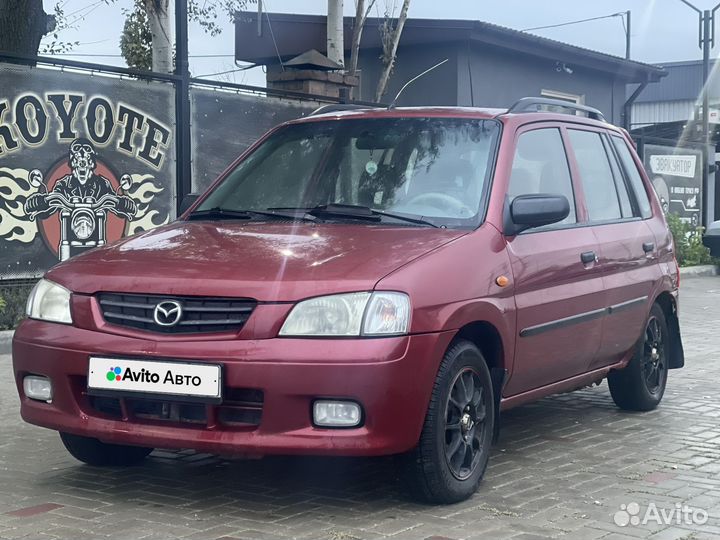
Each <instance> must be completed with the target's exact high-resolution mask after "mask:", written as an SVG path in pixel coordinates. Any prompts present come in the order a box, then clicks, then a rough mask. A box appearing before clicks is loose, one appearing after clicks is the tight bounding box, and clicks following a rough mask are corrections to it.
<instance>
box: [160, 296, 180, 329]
mask: <svg viewBox="0 0 720 540" xmlns="http://www.w3.org/2000/svg"><path fill="white" fill-rule="evenodd" d="M182 313H183V310H182V305H181V304H180V302H176V301H175V300H163V301H162V302H158V304H157V305H156V306H155V310H154V311H153V319H155V322H156V323H157V324H159V325H160V326H175V325H176V324H177V323H179V322H180V319H181V318H182Z"/></svg>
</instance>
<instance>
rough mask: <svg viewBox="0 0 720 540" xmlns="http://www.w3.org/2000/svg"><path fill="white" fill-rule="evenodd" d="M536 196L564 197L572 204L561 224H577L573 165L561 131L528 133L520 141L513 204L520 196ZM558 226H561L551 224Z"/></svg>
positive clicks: (511, 188)
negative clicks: (572, 175) (571, 175)
mask: <svg viewBox="0 0 720 540" xmlns="http://www.w3.org/2000/svg"><path fill="white" fill-rule="evenodd" d="M536 193H545V194H548V195H564V196H565V197H566V198H567V200H568V202H569V203H570V214H569V215H568V217H567V218H565V219H564V220H563V221H561V222H560V223H561V224H568V223H575V222H576V218H575V195H574V194H573V188H572V180H571V178H570V166H569V165H568V160H567V155H566V154H565V147H564V145H563V142H562V137H561V136H560V130H559V129H557V128H545V129H536V130H533V131H526V132H525V133H522V134H521V135H520V137H519V138H518V141H517V147H516V148H515V157H514V158H513V166H512V173H511V175H510V185H509V186H508V198H509V202H512V200H513V199H514V198H515V197H517V196H519V195H533V194H536ZM554 226H557V224H553V225H551V227H554Z"/></svg>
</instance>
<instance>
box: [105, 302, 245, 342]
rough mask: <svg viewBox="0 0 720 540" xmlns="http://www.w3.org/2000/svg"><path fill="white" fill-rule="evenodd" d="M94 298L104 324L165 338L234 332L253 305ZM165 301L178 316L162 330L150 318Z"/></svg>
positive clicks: (243, 322) (243, 303)
mask: <svg viewBox="0 0 720 540" xmlns="http://www.w3.org/2000/svg"><path fill="white" fill-rule="evenodd" d="M97 298H98V301H99V302H100V307H101V309H102V314H103V318H104V319H105V320H106V321H107V322H109V323H111V324H115V325H119V326H127V327H130V328H139V329H141V330H148V331H151V332H162V333H168V334H198V333H211V332H230V331H235V332H237V331H239V330H240V329H241V328H242V327H243V325H244V324H245V323H246V322H247V320H248V318H249V317H250V314H251V313H252V312H253V309H255V306H256V305H257V302H256V301H255V300H252V299H249V298H215V297H201V296H184V297H179V296H159V295H143V294H117V293H100V294H99V295H98V296H97ZM168 301H174V302H177V303H178V304H180V306H181V307H182V315H181V316H180V318H179V320H178V321H177V323H176V324H173V325H168V326H163V325H161V324H158V323H157V322H156V320H155V318H154V313H155V307H156V306H157V305H158V304H160V303H163V302H168ZM164 322H167V321H164Z"/></svg>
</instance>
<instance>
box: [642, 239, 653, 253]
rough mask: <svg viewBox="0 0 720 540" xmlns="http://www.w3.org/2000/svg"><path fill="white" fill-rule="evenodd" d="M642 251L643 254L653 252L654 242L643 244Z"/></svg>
mask: <svg viewBox="0 0 720 540" xmlns="http://www.w3.org/2000/svg"><path fill="white" fill-rule="evenodd" d="M643 251H644V252H645V253H652V252H653V251H655V242H643Z"/></svg>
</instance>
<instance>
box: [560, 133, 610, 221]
mask: <svg viewBox="0 0 720 540" xmlns="http://www.w3.org/2000/svg"><path fill="white" fill-rule="evenodd" d="M568 135H569V137H570V144H571V145H572V149H573V151H574V152H575V159H576V161H577V165H578V170H579V172H580V181H581V182H582V186H583V190H584V191H585V204H586V205H587V210H588V218H589V220H590V221H609V220H613V219H620V218H621V217H622V213H621V211H620V201H619V199H618V192H617V187H616V186H615V179H614V178H613V174H612V170H611V169H610V162H609V161H608V156H607V153H606V152H605V147H604V145H603V142H602V139H601V137H600V134H599V133H596V132H594V131H580V130H577V129H569V130H568Z"/></svg>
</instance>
